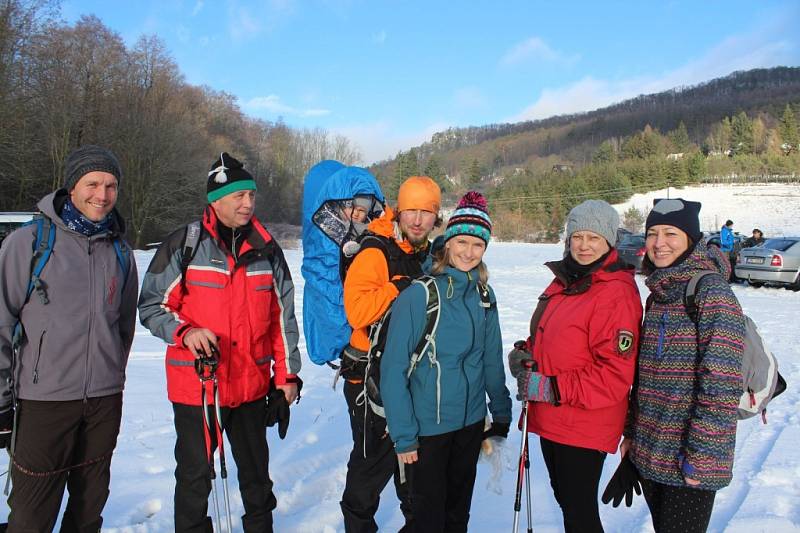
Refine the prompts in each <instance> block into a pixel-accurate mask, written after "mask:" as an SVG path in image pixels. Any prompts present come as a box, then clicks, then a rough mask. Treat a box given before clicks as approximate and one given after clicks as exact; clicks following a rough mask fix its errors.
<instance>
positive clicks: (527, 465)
mask: <svg viewBox="0 0 800 533" xmlns="http://www.w3.org/2000/svg"><path fill="white" fill-rule="evenodd" d="M527 404H528V402H525V405H526V407H525V421H524V424H525V433H524V435H525V484H526V485H527V487H526V489H527V490H526V491H525V496H526V497H527V499H528V533H532V532H533V519H532V518H531V516H532V513H531V448H530V441H529V440H528V415H529V414H530V411H528V408H527Z"/></svg>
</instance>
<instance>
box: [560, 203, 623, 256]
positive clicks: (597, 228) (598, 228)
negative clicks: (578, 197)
mask: <svg viewBox="0 0 800 533" xmlns="http://www.w3.org/2000/svg"><path fill="white" fill-rule="evenodd" d="M617 228H619V214H618V213H617V210H616V209H614V208H613V207H611V205H610V204H608V202H604V201H603V200H586V201H585V202H583V203H582V204H580V205H576V206H575V207H573V208H572V211H570V212H569V215H568V216H567V235H566V239H567V241H569V238H570V237H571V236H572V234H573V233H575V232H576V231H591V232H594V233H597V234H598V235H602V236H603V237H604V238H605V240H606V241H608V245H609V246H612V247H613V246H616V244H617Z"/></svg>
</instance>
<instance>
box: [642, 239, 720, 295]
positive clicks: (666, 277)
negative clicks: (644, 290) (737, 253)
mask: <svg viewBox="0 0 800 533" xmlns="http://www.w3.org/2000/svg"><path fill="white" fill-rule="evenodd" d="M701 270H711V271H715V272H719V273H720V275H721V276H722V277H723V278H725V279H728V278H729V277H730V274H731V265H730V263H729V262H728V260H727V259H726V258H725V256H724V255H723V253H722V252H721V251H720V249H719V248H717V247H716V246H708V245H707V244H706V241H705V240H704V239H701V240H700V241H698V242H697V244H696V245H695V247H694V250H693V251H692V253H690V254H689V255H688V256H687V257H686V259H684V260H683V261H681V262H680V263H679V264H677V265H673V266H669V267H666V268H657V269H656V270H654V271H653V273H652V274H650V275H649V276H648V277H647V279H646V280H645V284H646V285H647V287H648V288H649V289H650V292H651V293H652V294H653V297H654V298H655V299H656V301H659V302H666V301H682V300H683V294H684V291H685V286H686V284H687V283H688V282H689V280H690V279H691V278H692V276H694V275H695V274H696V273H698V272H699V271H701Z"/></svg>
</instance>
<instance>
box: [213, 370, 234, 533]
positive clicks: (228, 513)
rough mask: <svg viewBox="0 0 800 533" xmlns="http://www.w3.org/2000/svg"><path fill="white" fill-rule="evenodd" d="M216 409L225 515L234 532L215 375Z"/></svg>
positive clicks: (231, 530) (230, 529)
mask: <svg viewBox="0 0 800 533" xmlns="http://www.w3.org/2000/svg"><path fill="white" fill-rule="evenodd" d="M213 383H214V409H215V412H216V419H217V443H218V444H219V470H220V477H221V478H222V494H223V495H224V497H225V515H226V517H227V519H228V533H233V524H232V523H231V522H232V521H231V499H230V495H229V492H228V468H227V466H226V465H225V444H224V443H223V438H222V414H221V410H220V407H219V388H218V387H217V377H216V375H215V376H214V381H213Z"/></svg>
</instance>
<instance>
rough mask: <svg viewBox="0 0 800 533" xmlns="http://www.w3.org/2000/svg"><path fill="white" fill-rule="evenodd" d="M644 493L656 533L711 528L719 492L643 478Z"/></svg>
mask: <svg viewBox="0 0 800 533" xmlns="http://www.w3.org/2000/svg"><path fill="white" fill-rule="evenodd" d="M642 492H643V493H644V499H645V501H647V507H649V508H650V515H651V516H652V518H653V528H655V530H656V533H705V531H706V530H707V529H708V523H709V521H710V520H711V510H712V509H713V508H714V498H715V497H716V495H717V491H715V490H703V489H693V488H690V487H688V486H686V487H674V486H672V485H664V484H663V483H657V482H655V481H650V480H649V479H642Z"/></svg>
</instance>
